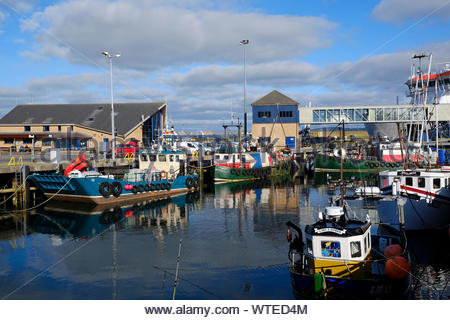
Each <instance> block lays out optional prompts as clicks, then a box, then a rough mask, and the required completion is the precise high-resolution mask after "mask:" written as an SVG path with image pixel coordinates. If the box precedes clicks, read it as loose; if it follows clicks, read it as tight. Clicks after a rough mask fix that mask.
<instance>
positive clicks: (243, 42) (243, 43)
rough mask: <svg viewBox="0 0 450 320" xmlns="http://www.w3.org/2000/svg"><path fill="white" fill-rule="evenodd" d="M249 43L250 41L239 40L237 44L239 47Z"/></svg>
mask: <svg viewBox="0 0 450 320" xmlns="http://www.w3.org/2000/svg"><path fill="white" fill-rule="evenodd" d="M249 42H250V40H241V41H240V42H239V43H240V44H241V45H245V44H248V43H249Z"/></svg>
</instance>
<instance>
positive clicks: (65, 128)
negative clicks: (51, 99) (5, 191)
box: [0, 102, 167, 152]
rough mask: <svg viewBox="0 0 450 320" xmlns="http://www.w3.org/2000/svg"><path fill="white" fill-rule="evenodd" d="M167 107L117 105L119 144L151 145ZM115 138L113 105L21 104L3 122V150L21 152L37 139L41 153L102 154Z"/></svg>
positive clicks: (0, 123) (0, 136)
mask: <svg viewBox="0 0 450 320" xmlns="http://www.w3.org/2000/svg"><path fill="white" fill-rule="evenodd" d="M166 108H167V104H166V103H165V102H155V103H148V102H140V103H135V102H133V103H131V102H130V103H127V102H123V103H114V112H115V119H114V120H115V129H116V136H117V144H120V143H121V142H122V141H124V142H125V143H126V142H128V141H130V140H131V139H134V140H138V141H139V143H140V144H141V145H143V146H150V145H151V143H152V141H156V140H157V139H158V138H159V137H160V135H161V132H162V128H163V124H164V121H165V117H166ZM111 138H112V134H111V104H110V103H89V104H24V105H17V106H16V107H15V108H13V109H12V110H11V111H10V112H8V113H7V114H6V115H5V116H4V117H3V118H2V119H0V148H1V150H3V151H6V150H11V151H13V152H14V151H19V150H20V149H23V148H24V146H30V145H31V144H32V142H33V140H34V146H35V148H36V149H37V150H43V149H46V148H60V149H72V150H82V149H89V150H95V151H99V149H100V148H101V146H110V144H111ZM106 149H108V147H106Z"/></svg>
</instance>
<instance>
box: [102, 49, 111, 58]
mask: <svg viewBox="0 0 450 320" xmlns="http://www.w3.org/2000/svg"><path fill="white" fill-rule="evenodd" d="M102 55H104V56H105V57H108V58H109V57H110V55H109V53H108V51H103V52H102Z"/></svg>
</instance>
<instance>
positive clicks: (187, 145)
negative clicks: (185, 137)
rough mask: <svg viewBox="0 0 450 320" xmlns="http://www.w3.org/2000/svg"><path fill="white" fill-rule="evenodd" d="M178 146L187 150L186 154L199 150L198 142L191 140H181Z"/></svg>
mask: <svg viewBox="0 0 450 320" xmlns="http://www.w3.org/2000/svg"><path fill="white" fill-rule="evenodd" d="M177 147H178V149H181V150H183V151H184V152H186V154H194V153H195V152H196V151H197V150H199V146H198V143H197V142H190V141H181V142H179V143H178V146H177Z"/></svg>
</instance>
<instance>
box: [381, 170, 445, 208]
mask: <svg viewBox="0 0 450 320" xmlns="http://www.w3.org/2000/svg"><path fill="white" fill-rule="evenodd" d="M380 188H381V190H385V191H386V190H389V191H390V190H392V193H393V195H397V194H405V195H408V196H412V197H415V198H417V199H421V198H427V199H431V200H434V199H435V198H436V197H437V198H439V201H444V202H450V194H449V193H450V171H443V170H429V171H424V170H414V171H412V170H403V171H383V172H380Z"/></svg>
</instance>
